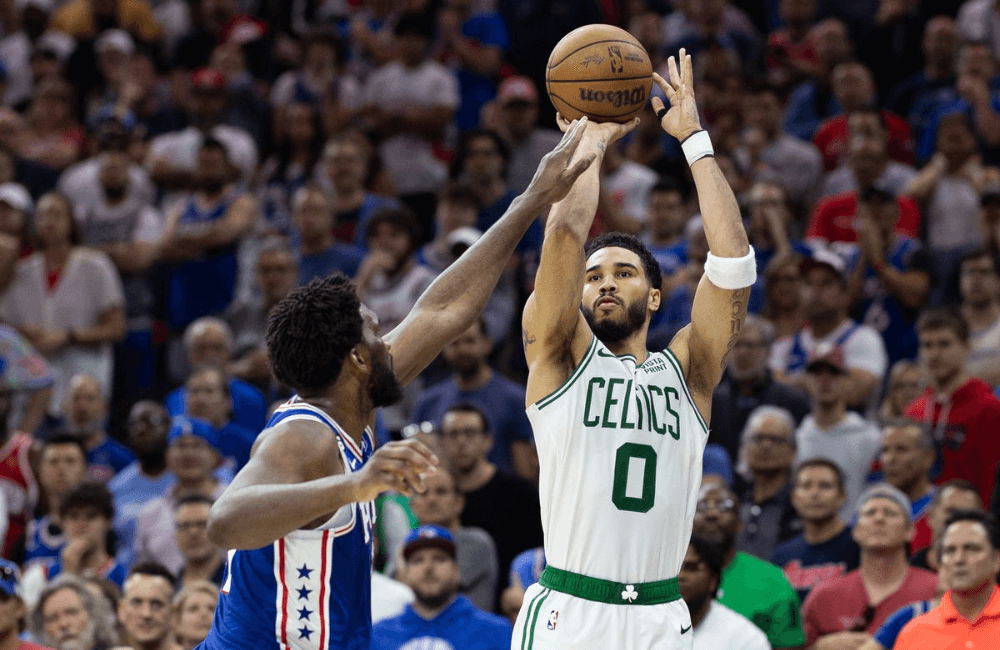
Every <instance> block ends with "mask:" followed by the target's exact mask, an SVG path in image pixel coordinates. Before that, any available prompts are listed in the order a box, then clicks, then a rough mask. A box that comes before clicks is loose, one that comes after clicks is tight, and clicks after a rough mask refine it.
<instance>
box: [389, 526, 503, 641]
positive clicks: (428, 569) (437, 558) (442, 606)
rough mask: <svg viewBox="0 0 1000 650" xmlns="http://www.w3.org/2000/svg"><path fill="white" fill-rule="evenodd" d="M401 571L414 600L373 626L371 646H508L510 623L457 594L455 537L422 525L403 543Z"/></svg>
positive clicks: (457, 572)
mask: <svg viewBox="0 0 1000 650" xmlns="http://www.w3.org/2000/svg"><path fill="white" fill-rule="evenodd" d="M402 553H403V562H402V564H401V566H400V567H399V577H400V579H401V580H402V582H403V583H404V584H406V585H407V586H408V587H410V588H411V589H412V590H413V593H414V594H415V595H416V600H415V601H414V602H413V603H412V604H410V605H408V606H407V607H406V610H405V611H404V612H403V613H402V614H400V615H399V616H395V617H393V618H389V619H386V620H384V621H382V622H381V623H378V624H377V625H375V626H374V627H373V628H372V644H371V647H372V650H399V649H400V648H403V647H404V646H409V645H410V644H419V645H421V647H423V646H427V647H432V646H433V647H436V646H437V645H440V646H442V647H453V648H464V649H465V650H507V649H508V648H509V647H510V638H511V626H510V623H509V622H508V621H507V620H506V619H504V618H501V617H499V616H496V615H494V614H488V613H486V612H482V611H480V610H478V609H476V608H475V607H474V606H473V605H472V603H470V602H469V601H468V599H466V598H465V597H464V596H459V595H458V586H459V569H458V561H457V560H456V559H455V540H454V538H453V537H452V535H451V533H449V532H448V531H447V530H446V529H444V528H442V527H440V526H434V525H426V526H420V527H418V528H416V529H415V530H413V531H411V532H410V534H409V535H408V536H407V537H406V541H405V542H404V543H403V549H402Z"/></svg>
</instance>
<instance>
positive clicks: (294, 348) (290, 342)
mask: <svg viewBox="0 0 1000 650" xmlns="http://www.w3.org/2000/svg"><path fill="white" fill-rule="evenodd" d="M362 329H363V321H362V318H361V300H360V299H359V298H358V294H357V291H356V289H355V287H354V283H353V282H351V279H350V278H348V277H347V276H346V275H344V274H343V273H339V272H338V273H334V274H333V275H330V276H328V277H325V278H316V279H314V280H313V281H312V282H310V283H309V284H307V285H306V286H303V287H297V288H295V289H293V290H292V291H291V292H290V293H289V294H288V295H287V296H285V297H284V298H283V299H282V300H281V302H279V303H278V304H277V305H275V306H274V307H273V308H272V309H271V313H270V315H269V316H268V319H267V334H266V341H267V358H268V361H269V362H270V364H271V371H272V372H273V373H274V376H275V377H276V378H277V380H278V381H280V382H281V383H282V384H284V385H286V386H288V387H290V388H292V389H293V390H295V391H296V392H302V391H320V390H324V389H326V388H329V387H330V386H331V385H332V384H333V383H334V382H335V381H337V377H339V376H340V369H341V367H342V366H343V364H344V359H345V358H347V354H348V353H349V352H350V351H351V348H353V347H354V346H355V345H357V344H358V343H360V342H361V336H362Z"/></svg>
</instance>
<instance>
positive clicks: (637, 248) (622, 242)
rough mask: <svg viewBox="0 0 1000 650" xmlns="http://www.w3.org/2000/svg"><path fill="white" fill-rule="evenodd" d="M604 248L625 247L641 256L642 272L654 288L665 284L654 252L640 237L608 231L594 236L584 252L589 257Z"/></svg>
mask: <svg viewBox="0 0 1000 650" xmlns="http://www.w3.org/2000/svg"><path fill="white" fill-rule="evenodd" d="M602 248H624V249H625V250H630V251H632V252H633V253H635V254H636V255H638V256H639V260H640V261H641V262H642V272H643V273H644V274H645V276H646V280H647V281H648V282H649V286H650V287H652V288H653V289H659V288H660V285H661V284H663V275H662V274H661V273H660V265H659V264H657V263H656V259H655V258H654V257H653V254H652V253H650V252H649V249H648V248H646V247H645V246H644V245H643V243H642V242H641V241H639V238H638V237H636V236H635V235H629V234H626V233H623V232H606V233H604V234H603V235H598V236H597V237H595V238H593V239H592V240H590V241H589V242H587V245H586V246H584V249H583V250H584V253H585V254H586V256H587V257H588V258H589V257H590V256H591V255H593V254H594V253H595V252H596V251H599V250H601V249H602Z"/></svg>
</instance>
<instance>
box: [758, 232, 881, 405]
mask: <svg viewBox="0 0 1000 650" xmlns="http://www.w3.org/2000/svg"><path fill="white" fill-rule="evenodd" d="M800 270H801V273H802V285H803V291H802V310H803V315H804V316H805V319H806V325H805V326H803V327H802V328H800V329H799V331H798V332H796V333H795V334H794V335H792V336H790V337H787V338H785V339H782V340H779V341H777V342H776V343H775V344H774V346H773V347H772V348H771V364H770V365H771V370H773V371H774V373H775V377H776V378H777V379H778V380H779V381H784V382H786V383H789V384H791V385H793V386H796V387H798V388H803V389H804V388H805V387H806V380H805V373H804V371H805V369H806V364H807V363H808V361H809V357H810V354H812V352H813V351H814V350H815V349H816V348H817V347H818V346H819V345H820V344H821V343H829V344H831V345H834V346H836V347H838V348H840V349H841V351H842V353H843V355H844V366H845V368H846V370H847V374H848V376H849V378H850V381H848V382H846V385H845V387H844V390H845V391H846V392H845V399H846V401H847V406H848V407H849V408H853V409H858V410H862V411H863V410H865V409H867V408H868V407H869V406H870V405H871V404H872V402H873V400H874V399H875V397H876V396H877V394H878V389H879V386H880V384H881V381H882V377H883V375H885V371H886V368H887V367H888V362H887V358H886V351H885V344H884V343H883V342H882V337H881V336H879V333H878V332H876V331H875V330H874V329H873V328H872V327H870V326H868V325H862V324H860V323H857V322H855V321H853V320H852V319H851V318H850V317H849V316H848V291H847V280H846V277H845V263H844V259H843V258H842V257H841V256H840V255H838V254H836V253H834V252H832V251H830V250H827V249H823V248H821V249H817V250H815V251H814V252H813V255H812V257H810V258H808V259H806V260H804V261H803V262H802V265H801V269H800Z"/></svg>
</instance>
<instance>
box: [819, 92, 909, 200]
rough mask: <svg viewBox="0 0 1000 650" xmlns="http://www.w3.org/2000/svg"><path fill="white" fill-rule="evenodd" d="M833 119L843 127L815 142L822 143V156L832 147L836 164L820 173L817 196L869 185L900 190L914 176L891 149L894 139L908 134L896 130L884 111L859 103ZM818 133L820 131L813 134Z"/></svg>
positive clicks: (853, 190) (894, 192) (893, 190)
mask: <svg viewBox="0 0 1000 650" xmlns="http://www.w3.org/2000/svg"><path fill="white" fill-rule="evenodd" d="M833 119H841V120H843V124H844V129H843V132H842V133H838V134H835V138H836V140H833V141H831V142H830V143H822V142H821V143H819V144H818V145H817V146H823V147H825V151H823V155H824V157H825V158H829V156H830V155H831V151H834V150H836V155H837V157H838V160H837V161H836V167H835V168H834V169H833V170H832V171H829V172H828V173H827V174H826V175H825V176H824V177H823V185H822V187H820V192H819V195H820V196H833V195H834V194H841V193H843V192H856V191H858V190H860V189H864V188H865V187H868V186H872V185H874V186H877V187H879V188H881V189H883V190H886V191H888V192H891V193H893V194H901V193H902V191H903V189H904V188H905V187H906V186H907V185H908V184H909V183H910V181H912V180H913V179H914V178H916V176H917V170H915V169H914V168H913V165H912V164H910V163H904V162H900V161H899V160H896V158H897V157H898V156H899V154H898V153H896V154H894V153H893V149H894V147H896V145H897V142H896V139H897V138H900V137H909V135H908V133H909V131H908V130H907V132H906V133H905V134H901V133H897V132H896V131H897V129H895V128H894V126H893V124H894V122H892V121H891V120H889V119H887V118H886V115H885V113H884V112H882V111H880V110H879V109H877V108H875V107H874V106H861V107H859V108H855V109H852V110H851V112H850V113H848V114H847V116H846V117H841V118H833ZM896 119H899V118H896ZM903 124H904V125H905V124H906V123H905V122H903ZM907 129H909V127H907ZM822 135H823V134H822V132H821V133H820V134H819V135H818V136H817V137H822ZM911 140H912V139H911ZM912 148H913V147H912V145H911V146H910V149H912Z"/></svg>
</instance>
